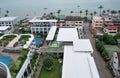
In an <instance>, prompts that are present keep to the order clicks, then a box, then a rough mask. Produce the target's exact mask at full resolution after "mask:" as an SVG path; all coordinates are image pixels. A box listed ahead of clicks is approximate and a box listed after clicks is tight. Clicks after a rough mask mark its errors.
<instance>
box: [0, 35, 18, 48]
mask: <svg viewBox="0 0 120 78" xmlns="http://www.w3.org/2000/svg"><path fill="white" fill-rule="evenodd" d="M15 37H16V35H6V36H4V37H3V38H2V39H0V46H4V47H5V46H7V45H8V44H9V41H11V40H13V39H14V38H15Z"/></svg>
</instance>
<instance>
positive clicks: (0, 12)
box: [0, 8, 1, 16]
mask: <svg viewBox="0 0 120 78" xmlns="http://www.w3.org/2000/svg"><path fill="white" fill-rule="evenodd" d="M0 16H1V8H0Z"/></svg>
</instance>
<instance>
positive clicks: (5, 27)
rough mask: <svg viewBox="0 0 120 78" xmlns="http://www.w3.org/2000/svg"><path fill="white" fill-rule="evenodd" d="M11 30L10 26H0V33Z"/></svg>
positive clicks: (6, 32)
mask: <svg viewBox="0 0 120 78" xmlns="http://www.w3.org/2000/svg"><path fill="white" fill-rule="evenodd" d="M11 32H12V30H11V28H10V26H0V34H1V35H2V34H10V33H11Z"/></svg>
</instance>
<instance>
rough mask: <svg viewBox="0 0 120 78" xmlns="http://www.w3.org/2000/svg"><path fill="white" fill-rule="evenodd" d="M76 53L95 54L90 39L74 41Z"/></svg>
mask: <svg viewBox="0 0 120 78" xmlns="http://www.w3.org/2000/svg"><path fill="white" fill-rule="evenodd" d="M73 48H74V51H80V52H93V48H92V45H91V43H90V40H89V39H78V40H75V41H73Z"/></svg>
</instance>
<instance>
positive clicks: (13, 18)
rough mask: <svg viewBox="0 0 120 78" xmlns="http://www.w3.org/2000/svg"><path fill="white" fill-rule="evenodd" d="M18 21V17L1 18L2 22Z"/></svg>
mask: <svg viewBox="0 0 120 78" xmlns="http://www.w3.org/2000/svg"><path fill="white" fill-rule="evenodd" d="M15 19H17V17H1V18H0V21H13V20H15Z"/></svg>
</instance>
